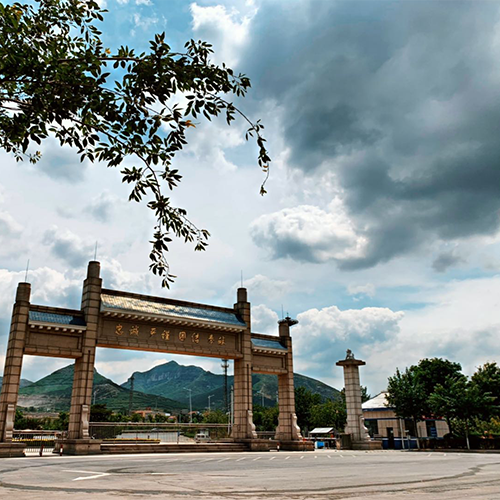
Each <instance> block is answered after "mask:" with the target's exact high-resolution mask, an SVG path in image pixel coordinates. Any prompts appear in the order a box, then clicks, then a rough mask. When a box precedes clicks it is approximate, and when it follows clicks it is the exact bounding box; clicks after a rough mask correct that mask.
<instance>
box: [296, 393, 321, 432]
mask: <svg viewBox="0 0 500 500" xmlns="http://www.w3.org/2000/svg"><path fill="white" fill-rule="evenodd" d="M319 404H321V396H320V395H319V394H316V393H313V392H311V391H309V390H308V389H306V388H305V387H297V388H296V389H295V413H296V415H297V424H298V426H299V427H300V428H301V429H302V431H303V432H307V431H309V430H311V429H312V428H313V427H314V424H313V423H312V415H311V409H312V407H313V406H314V405H319Z"/></svg>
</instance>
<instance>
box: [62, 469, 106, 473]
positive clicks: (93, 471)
mask: <svg viewBox="0 0 500 500" xmlns="http://www.w3.org/2000/svg"><path fill="white" fill-rule="evenodd" d="M63 472H78V473H79V474H102V472H97V471H95V470H74V469H63Z"/></svg>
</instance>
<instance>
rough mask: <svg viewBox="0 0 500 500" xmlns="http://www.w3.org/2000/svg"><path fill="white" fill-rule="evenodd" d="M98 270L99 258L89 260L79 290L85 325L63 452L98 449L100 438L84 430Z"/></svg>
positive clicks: (98, 295)
mask: <svg viewBox="0 0 500 500" xmlns="http://www.w3.org/2000/svg"><path fill="white" fill-rule="evenodd" d="M99 274H100V264H99V262H89V265H88V269H87V278H86V279H85V281H84V283H83V293H82V310H83V312H84V314H85V322H86V325H87V326H86V331H85V333H84V337H83V342H82V356H81V357H79V358H77V359H76V361H75V373H74V377H73V391H72V393H71V409H70V417H69V429H68V440H67V441H66V442H65V448H64V452H65V453H67V454H72V455H73V454H75V455H79V454H88V453H100V441H96V440H90V439H89V434H88V421H89V413H90V412H89V409H90V405H91V403H92V384H93V381H94V362H95V350H96V343H97V329H98V325H99V311H100V306H101V289H102V280H101V278H100V276H99Z"/></svg>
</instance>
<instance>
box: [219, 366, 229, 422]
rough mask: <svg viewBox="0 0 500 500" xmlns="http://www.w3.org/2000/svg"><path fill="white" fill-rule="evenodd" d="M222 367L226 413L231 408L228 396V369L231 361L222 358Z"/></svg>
mask: <svg viewBox="0 0 500 500" xmlns="http://www.w3.org/2000/svg"><path fill="white" fill-rule="evenodd" d="M221 366H222V369H223V370H224V413H227V412H228V411H229V410H228V406H229V404H228V403H229V401H228V398H227V369H228V367H229V362H228V360H227V359H223V360H222V365H221Z"/></svg>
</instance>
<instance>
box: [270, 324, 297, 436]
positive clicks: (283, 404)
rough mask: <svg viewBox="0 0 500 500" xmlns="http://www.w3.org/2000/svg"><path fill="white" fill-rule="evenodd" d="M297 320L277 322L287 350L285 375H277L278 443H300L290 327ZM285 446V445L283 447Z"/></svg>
mask: <svg viewBox="0 0 500 500" xmlns="http://www.w3.org/2000/svg"><path fill="white" fill-rule="evenodd" d="M297 323H298V321H297V320H295V319H292V318H290V317H288V316H287V317H286V318H285V319H283V320H281V321H278V324H279V335H280V341H281V344H283V345H284V346H286V347H287V348H288V352H287V354H286V356H285V368H286V370H287V373H285V374H282V375H278V406H279V420H278V427H277V429H276V439H277V440H278V441H280V442H287V441H300V440H301V439H302V435H301V434H300V428H299V426H298V425H297V416H296V414H295V389H294V385H293V352H292V337H291V336H290V326H293V325H296V324H297ZM285 446H286V445H285Z"/></svg>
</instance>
